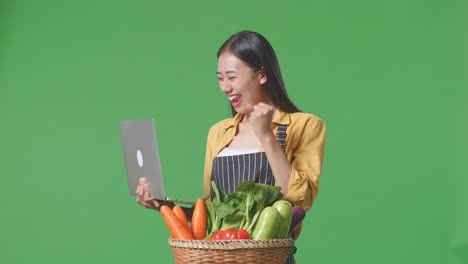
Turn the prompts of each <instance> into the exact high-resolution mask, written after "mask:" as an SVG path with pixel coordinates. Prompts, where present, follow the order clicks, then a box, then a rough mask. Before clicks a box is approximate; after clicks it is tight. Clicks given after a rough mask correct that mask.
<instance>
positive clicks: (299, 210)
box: [289, 206, 306, 234]
mask: <svg viewBox="0 0 468 264" xmlns="http://www.w3.org/2000/svg"><path fill="white" fill-rule="evenodd" d="M305 215H306V211H305V209H304V207H301V206H294V207H293V209H292V219H291V225H290V226H289V234H291V233H292V231H294V228H296V226H297V225H298V224H299V223H300V222H302V220H304V218H305Z"/></svg>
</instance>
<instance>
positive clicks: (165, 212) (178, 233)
mask: <svg viewBox="0 0 468 264" xmlns="http://www.w3.org/2000/svg"><path fill="white" fill-rule="evenodd" d="M159 211H160V212H161V215H162V217H163V219H164V222H166V225H167V227H168V228H169V232H171V235H172V237H173V238H174V239H193V236H192V233H191V232H190V230H189V229H188V228H187V227H186V226H185V225H184V224H183V223H182V222H181V221H180V220H179V218H177V216H176V214H175V213H174V212H173V211H172V210H171V208H169V207H168V206H166V205H163V206H161V207H160V209H159Z"/></svg>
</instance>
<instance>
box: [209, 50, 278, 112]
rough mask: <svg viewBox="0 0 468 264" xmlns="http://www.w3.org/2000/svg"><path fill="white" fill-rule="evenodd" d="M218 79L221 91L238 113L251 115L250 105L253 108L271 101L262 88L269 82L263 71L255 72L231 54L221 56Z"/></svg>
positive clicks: (225, 53)
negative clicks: (260, 103)
mask: <svg viewBox="0 0 468 264" xmlns="http://www.w3.org/2000/svg"><path fill="white" fill-rule="evenodd" d="M217 77H218V81H219V87H220V88H221V91H222V92H223V93H224V94H226V96H227V97H228V98H229V100H230V101H231V104H232V106H233V107H234V109H235V110H236V111H237V112H238V113H241V114H246V113H249V112H250V111H251V110H250V109H249V108H248V107H247V105H248V104H250V105H252V106H253V105H255V104H258V103H259V102H266V103H269V101H270V100H269V99H268V96H267V94H266V93H265V90H264V89H263V88H262V84H264V83H265V82H266V81H267V78H266V75H265V73H264V71H263V69H261V70H259V71H257V72H255V71H254V70H253V69H252V68H250V67H249V66H248V65H247V64H246V63H245V62H243V61H242V60H240V59H239V58H237V57H236V56H234V55H233V54H232V53H230V52H223V53H221V55H220V56H219V58H218V70H217Z"/></svg>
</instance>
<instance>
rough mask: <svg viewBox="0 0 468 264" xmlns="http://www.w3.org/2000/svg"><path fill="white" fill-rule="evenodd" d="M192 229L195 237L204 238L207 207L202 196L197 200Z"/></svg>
mask: <svg viewBox="0 0 468 264" xmlns="http://www.w3.org/2000/svg"><path fill="white" fill-rule="evenodd" d="M192 231H193V237H194V238H195V239H199V240H201V239H204V238H205V236H206V207H205V201H204V200H203V199H201V198H199V199H197V201H196V202H195V207H194V209H193V215H192Z"/></svg>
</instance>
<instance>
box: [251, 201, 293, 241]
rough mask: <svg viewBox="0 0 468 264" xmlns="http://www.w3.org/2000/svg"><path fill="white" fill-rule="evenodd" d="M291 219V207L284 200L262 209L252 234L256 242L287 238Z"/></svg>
mask: <svg viewBox="0 0 468 264" xmlns="http://www.w3.org/2000/svg"><path fill="white" fill-rule="evenodd" d="M291 218H292V205H291V203H290V202H288V201H286V200H280V201H277V202H275V203H274V204H273V205H272V206H269V207H266V208H265V209H263V211H262V213H261V215H260V218H259V219H258V222H257V224H256V226H255V228H254V231H253V233H252V238H253V239H256V240H264V239H275V238H276V239H284V238H287V237H288V234H289V226H290V224H291Z"/></svg>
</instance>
